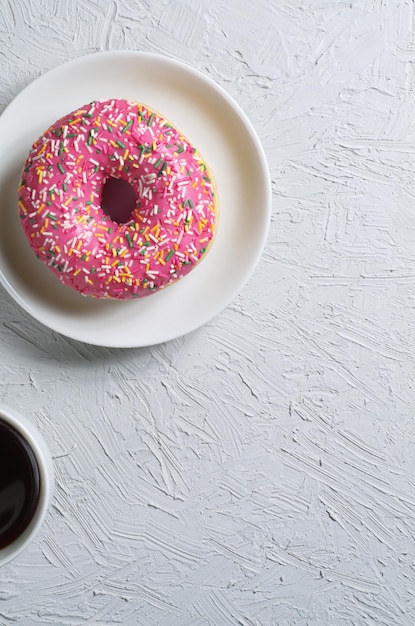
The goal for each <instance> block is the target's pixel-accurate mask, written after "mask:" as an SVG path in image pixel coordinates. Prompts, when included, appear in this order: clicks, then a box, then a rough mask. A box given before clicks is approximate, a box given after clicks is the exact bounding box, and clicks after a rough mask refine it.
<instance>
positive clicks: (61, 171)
mask: <svg viewBox="0 0 415 626" xmlns="http://www.w3.org/2000/svg"><path fill="white" fill-rule="evenodd" d="M58 170H59V171H60V173H61V174H65V170H64V169H63V165H62V163H58Z"/></svg>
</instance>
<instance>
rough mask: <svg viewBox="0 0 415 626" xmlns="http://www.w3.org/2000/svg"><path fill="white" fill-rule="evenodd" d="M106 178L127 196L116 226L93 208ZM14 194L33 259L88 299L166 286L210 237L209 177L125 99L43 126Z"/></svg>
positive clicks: (99, 206) (155, 120) (213, 218)
mask: <svg viewBox="0 0 415 626" xmlns="http://www.w3.org/2000/svg"><path fill="white" fill-rule="evenodd" d="M113 179H122V180H123V181H126V182H125V183H123V184H124V185H126V187H127V188H128V191H129V192H130V193H131V192H132V189H133V190H134V191H133V192H132V193H133V207H132V212H129V215H128V216H127V218H126V219H125V218H124V219H120V218H119V217H117V218H115V217H114V213H111V212H109V211H105V210H104V208H103V204H105V203H104V201H103V198H104V195H105V193H106V191H105V190H107V195H108V193H109V191H108V190H109V187H110V186H111V184H114V181H113ZM127 183H128V185H127ZM118 184H119V183H117V185H118ZM129 185H130V186H131V187H129ZM131 188H132V189H131ZM117 189H118V187H117ZM120 189H121V187H120ZM134 194H135V195H134ZM18 195H19V202H18V207H19V216H20V219H21V223H22V225H23V229H24V231H25V233H26V237H27V239H28V241H29V243H30V246H31V247H32V248H33V250H34V251H35V253H36V255H37V256H38V258H39V259H41V261H43V262H44V263H46V264H47V265H48V266H49V267H50V269H51V270H52V271H53V272H54V273H55V274H56V275H57V276H58V277H59V279H60V280H61V281H62V283H64V284H65V285H68V286H70V287H72V288H74V289H76V290H77V291H78V292H79V293H82V294H85V295H89V296H95V297H98V298H117V299H127V298H137V297H142V296H146V295H148V294H151V293H155V292H156V291H158V290H159V289H162V288H164V287H167V286H168V285H171V284H172V283H174V282H176V281H177V280H178V279H180V278H182V277H183V276H185V275H186V274H188V273H189V272H190V271H191V270H192V269H193V268H194V267H196V265H197V264H198V263H199V261H200V260H201V259H203V257H204V256H205V255H206V252H207V251H208V250H209V248H210V245H211V243H212V241H213V238H214V235H215V232H216V223H217V217H218V208H217V202H216V196H215V189H214V183H213V178H212V175H211V173H210V171H209V170H208V168H207V166H206V164H205V163H204V161H203V159H202V158H201V156H200V154H199V153H198V152H197V151H196V149H195V148H193V147H192V146H191V145H190V143H189V142H188V140H187V139H186V138H185V137H183V135H182V134H181V133H180V132H179V131H178V130H177V129H176V128H174V127H173V126H172V125H171V124H170V123H168V122H167V120H165V119H164V118H163V117H162V116H161V115H159V114H158V113H156V112H155V111H152V110H151V109H149V108H148V107H145V106H143V105H141V104H138V103H136V102H131V101H127V100H121V99H118V100H105V101H101V102H91V103H90V104H87V105H85V106H83V107H81V108H79V109H77V110H76V111H73V112H72V113H69V114H68V115H65V117H63V118H61V119H59V120H58V121H57V122H56V123H55V124H53V125H52V126H51V127H50V128H49V129H48V130H47V131H46V132H45V133H44V134H43V135H42V136H41V137H40V138H39V139H38V140H37V141H36V142H35V143H34V144H33V146H32V148H31V150H30V152H29V155H28V157H27V159H26V162H25V165H24V168H23V173H22V180H21V183H20V185H19V189H18ZM135 196H136V197H135ZM115 208H116V207H115ZM115 212H116V211H115ZM111 216H112V217H111Z"/></svg>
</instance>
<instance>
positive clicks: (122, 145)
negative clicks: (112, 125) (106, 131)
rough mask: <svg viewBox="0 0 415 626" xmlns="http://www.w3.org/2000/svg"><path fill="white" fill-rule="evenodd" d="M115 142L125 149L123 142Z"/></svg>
mask: <svg viewBox="0 0 415 626" xmlns="http://www.w3.org/2000/svg"><path fill="white" fill-rule="evenodd" d="M115 143H116V144H117V146H118V147H119V148H122V149H123V150H125V144H123V142H122V141H116V142H115Z"/></svg>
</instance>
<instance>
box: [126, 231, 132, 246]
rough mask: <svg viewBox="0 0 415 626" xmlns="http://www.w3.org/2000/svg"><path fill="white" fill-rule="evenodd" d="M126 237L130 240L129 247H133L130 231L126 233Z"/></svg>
mask: <svg viewBox="0 0 415 626" xmlns="http://www.w3.org/2000/svg"><path fill="white" fill-rule="evenodd" d="M125 238H126V240H127V242H128V245H129V247H130V248H132V247H133V242H132V239H131V237H130V233H125Z"/></svg>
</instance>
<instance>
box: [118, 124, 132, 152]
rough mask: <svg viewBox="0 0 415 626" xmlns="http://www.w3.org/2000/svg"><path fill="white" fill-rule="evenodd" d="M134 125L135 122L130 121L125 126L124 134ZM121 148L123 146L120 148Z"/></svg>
mask: <svg viewBox="0 0 415 626" xmlns="http://www.w3.org/2000/svg"><path fill="white" fill-rule="evenodd" d="M132 125H133V120H130V121H129V122H127V124H126V125H125V126H124V128H123V129H122V131H121V132H122V133H126V132H127V130H129V129H130V128H131V126H132ZM120 147H121V146H120Z"/></svg>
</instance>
